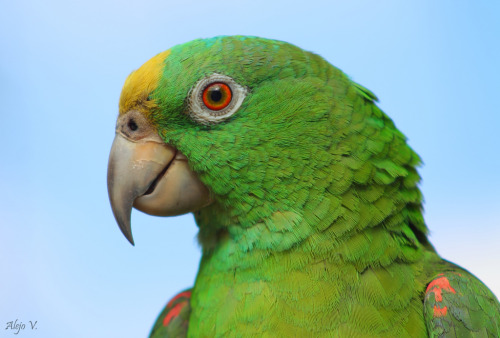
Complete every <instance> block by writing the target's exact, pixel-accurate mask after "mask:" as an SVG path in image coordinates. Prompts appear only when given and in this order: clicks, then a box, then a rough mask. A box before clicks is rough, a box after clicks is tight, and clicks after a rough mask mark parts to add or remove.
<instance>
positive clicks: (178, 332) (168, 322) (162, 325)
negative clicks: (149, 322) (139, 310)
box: [149, 289, 191, 338]
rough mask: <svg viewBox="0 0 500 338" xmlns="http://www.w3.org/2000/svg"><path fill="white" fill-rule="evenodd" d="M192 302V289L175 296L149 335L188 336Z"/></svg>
mask: <svg viewBox="0 0 500 338" xmlns="http://www.w3.org/2000/svg"><path fill="white" fill-rule="evenodd" d="M190 303H191V289H187V290H184V291H182V292H180V293H178V294H177V295H176V296H175V297H173V298H172V299H171V300H170V301H169V302H168V303H167V305H166V306H165V308H164V309H163V311H162V312H161V313H160V315H159V316H158V318H157V319H156V321H155V324H154V325H153V329H152V330H151V333H150V335H149V337H150V338H158V337H186V336H187V330H188V323H189V315H190V314H191V304H190Z"/></svg>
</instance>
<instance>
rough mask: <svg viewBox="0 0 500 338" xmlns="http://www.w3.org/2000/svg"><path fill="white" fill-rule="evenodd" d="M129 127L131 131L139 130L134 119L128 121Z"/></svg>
mask: <svg viewBox="0 0 500 338" xmlns="http://www.w3.org/2000/svg"><path fill="white" fill-rule="evenodd" d="M127 125H128V127H129V128H130V130H132V131H136V130H137V129H138V128H139V127H138V126H137V123H135V121H134V120H133V119H130V120H128V123H127Z"/></svg>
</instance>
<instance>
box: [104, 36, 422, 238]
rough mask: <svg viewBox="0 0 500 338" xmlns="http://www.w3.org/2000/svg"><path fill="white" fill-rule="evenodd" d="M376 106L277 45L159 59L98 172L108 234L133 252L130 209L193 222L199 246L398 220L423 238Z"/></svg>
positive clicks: (398, 148)
mask: <svg viewBox="0 0 500 338" xmlns="http://www.w3.org/2000/svg"><path fill="white" fill-rule="evenodd" d="M374 101H376V97H375V96H374V95H373V94H372V93H371V92H369V91H368V90H367V89H365V88H363V87H361V86H360V85H358V84H356V83H354V82H352V81H351V80H350V79H349V78H348V77H347V76H346V75H345V74H343V73H342V72H341V71H340V70H339V69H337V68H335V67H333V66H331V65H330V64H329V63H328V62H326V61H325V60H324V59H323V58H321V57H320V56H318V55H316V54H313V53H310V52H306V51H303V50H302V49H300V48H298V47H296V46H293V45H291V44H288V43H285V42H281V41H275V40H267V39H263V38H257V37H242V36H231V37H227V36H225V37H216V38H211V39H203V40H194V41H191V42H188V43H186V44H183V45H178V46H175V47H173V48H171V49H170V50H167V51H165V52H163V53H160V54H158V55H157V56H155V57H153V58H152V59H151V60H149V61H148V62H146V63H145V64H144V65H143V66H142V67H140V68H139V69H138V70H136V71H134V72H133V73H132V74H131V75H129V77H128V78H127V80H126V81H125V84H124V87H123V90H122V93H121V96H120V103H119V116H118V120H117V125H116V136H115V140H114V142H113V146H112V149H111V154H110V157H109V165H108V191H109V197H110V201H111V205H112V209H113V213H114V215H115V218H116V220H117V223H118V224H119V226H120V229H121V230H122V232H123V234H124V235H125V236H126V237H127V239H128V240H129V241H130V242H131V243H132V244H133V240H132V233H131V225H130V218H131V209H132V207H135V208H136V209H138V210H140V211H143V212H145V213H148V214H152V215H159V216H172V215H180V214H184V213H189V212H193V213H194V214H195V218H196V221H197V224H198V226H199V227H200V235H199V236H200V241H201V242H202V244H203V243H204V242H206V243H208V242H210V241H213V240H214V239H216V238H217V236H223V234H227V233H229V234H230V235H231V236H234V237H235V238H242V237H244V236H245V235H244V233H245V232H244V230H245V229H246V230H248V229H252V228H253V229H258V228H259V229H260V228H261V227H256V226H255V225H256V224H266V227H264V228H267V230H270V229H271V230H273V229H272V228H273V227H274V228H275V229H274V230H276V232H281V233H290V234H291V235H290V236H291V237H290V241H288V242H287V241H283V238H282V237H281V238H280V241H281V242H282V244H280V245H283V248H285V247H286V246H287V245H292V243H293V241H294V240H296V239H297V238H300V237H305V236H307V234H308V233H310V232H313V231H321V230H324V229H326V228H327V227H330V226H331V225H332V224H337V225H336V229H338V233H339V234H341V233H342V232H345V231H348V230H349V229H352V228H355V227H367V226H374V224H379V223H380V222H383V221H384V220H388V219H389V218H390V217H391V216H394V215H396V214H397V215H400V216H401V217H402V218H403V219H409V220H410V221H411V223H412V224H413V226H414V227H416V228H418V229H420V231H421V232H422V233H425V232H426V228H425V225H424V224H423V220H421V216H419V215H420V214H421V194H420V191H419V190H418V188H417V183H418V181H419V176H418V174H417V172H416V169H415V167H416V166H417V165H418V164H419V158H418V156H417V155H416V154H415V153H414V152H413V151H412V150H411V149H410V148H409V147H408V145H407V144H406V140H405V137H404V136H403V135H402V134H401V133H400V132H399V131H398V130H397V129H396V128H395V127H394V124H393V123H392V121H391V120H390V119H389V118H388V117H387V116H386V115H385V114H384V113H383V112H381V111H380V110H379V109H378V108H377V107H376V105H375V104H374ZM377 203H378V204H377ZM371 208H375V209H377V212H372V211H371V210H372V209H371ZM375 209H373V210H375ZM367 213H368V214H370V216H366V214H367ZM365 216H366V217H365ZM410 221H409V222H410ZM271 224H272V225H271ZM304 224H305V225H306V226H304ZM255 231H257V230H255ZM247 234H248V232H247ZM253 236H254V237H263V236H264V235H263V233H262V232H261V233H255V234H253ZM261 239H262V238H261ZM271 242H272V240H270V239H269V238H268V240H267V242H266V243H267V244H262V243H264V242H262V243H261V244H262V245H278V244H276V243H274V244H273V243H271ZM253 243H254V244H248V239H247V245H258V244H255V243H257V242H256V241H254V242H253ZM286 243H289V244H286ZM207 245H208V244H207Z"/></svg>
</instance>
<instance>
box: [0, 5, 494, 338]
mask: <svg viewBox="0 0 500 338" xmlns="http://www.w3.org/2000/svg"><path fill="white" fill-rule="evenodd" d="M1 7H2V8H1V10H0V45H1V52H0V102H1V105H0V117H1V124H0V125H1V127H2V128H1V129H2V131H1V132H0V141H1V144H2V145H3V146H2V147H1V148H2V152H1V156H0V191H1V192H2V194H0V267H1V270H0V271H1V275H2V278H1V281H0V336H13V332H12V331H9V330H4V328H5V326H6V323H7V322H9V321H12V320H16V319H18V323H19V322H23V323H24V324H25V325H26V329H25V330H23V331H22V332H21V333H20V334H19V337H21V336H22V337H144V336H146V335H147V334H148V332H149V330H150V328H151V326H152V324H153V322H154V320H155V318H156V316H157V315H158V313H159V311H160V310H161V309H162V307H163V306H164V304H165V302H166V301H167V300H168V299H169V298H170V297H171V296H172V295H174V294H175V293H176V292H178V291H180V290H182V289H184V288H186V287H188V286H191V285H192V283H193V280H194V277H195V274H196V271H197V267H198V260H199V257H200V253H199V249H198V246H197V244H196V241H195V235H196V232H197V228H196V225H195V224H194V222H193V218H192V216H191V215H186V216H182V217H176V218H169V219H164V218H157V217H151V216H147V215H144V214H141V213H140V212H137V211H134V212H133V215H132V224H133V233H134V239H135V242H136V246H135V247H132V246H131V245H130V244H129V243H128V242H127V240H126V239H125V238H124V237H123V236H122V234H121V233H120V231H119V229H118V227H117V225H116V223H115V221H114V218H113V215H112V213H111V208H110V206H109V202H108V196H107V191H106V169H107V159H108V152H109V149H110V147H111V142H112V140H113V137H114V126H115V119H116V116H117V106H118V97H119V94H120V91H121V87H122V85H123V81H124V80H125V78H126V76H127V75H128V74H129V73H130V72H131V71H132V70H134V69H136V68H138V67H139V66H140V65H141V64H142V63H144V62H145V61H147V60H148V59H149V58H150V57H152V56H154V55H155V54H157V53H158V52H161V51H163V50H165V49H168V48H170V47H171V46H173V45H176V44H178V43H183V42H187V41H190V40H192V39H195V38H200V37H212V36H215V35H231V34H244V35H257V36H263V37H268V38H274V39H279V40H284V41H288V42H291V43H293V44H296V45H298V46H300V47H302V48H304V49H306V50H310V51H313V52H316V53H318V54H320V55H322V56H323V57H324V58H326V59H327V60H328V61H329V62H331V63H332V64H334V65H335V66H337V67H339V68H340V69H342V70H343V71H344V72H346V73H347V74H349V75H350V76H351V77H352V78H353V79H354V80H355V81H357V82H359V83H361V84H363V85H364V86H366V87H367V88H369V89H371V90H372V91H373V92H374V93H375V94H376V95H377V96H378V97H379V98H380V104H379V105H380V107H381V108H382V109H383V110H384V111H385V112H386V113H387V114H388V115H389V116H391V117H392V119H393V120H394V121H395V123H396V125H397V126H398V127H399V128H400V130H402V131H403V133H405V134H406V135H407V136H408V138H409V143H410V145H411V146H412V147H413V148H414V149H415V150H416V151H417V152H418V153H419V154H420V155H421V157H422V158H423V160H424V162H425V165H424V166H423V167H422V168H421V169H420V173H421V175H422V177H423V183H422V185H421V187H422V190H423V193H424V196H425V200H426V204H425V209H426V214H425V218H426V221H427V224H428V226H429V227H430V229H431V241H432V242H433V243H434V245H435V246H436V248H437V250H438V252H440V253H441V255H442V256H443V257H445V258H447V259H449V260H452V261H454V262H455V263H458V264H459V265H462V266H463V267H465V268H467V269H469V270H470V271H472V272H473V273H474V274H475V275H477V276H478V277H479V278H480V279H481V280H483V282H485V283H486V284H487V285H488V286H489V287H490V288H491V289H492V290H493V291H494V292H495V293H496V294H497V295H500V269H498V266H499V265H500V264H499V262H500V249H499V239H500V179H499V173H500V157H499V155H500V150H499V144H500V142H499V141H498V137H499V135H500V133H499V130H500V109H499V108H500V103H499V100H498V98H499V92H500V85H499V83H498V80H499V79H500V61H499V60H500V43H499V36H500V22H499V20H498V13H500V2H498V1H482V2H465V1H451V0H446V1H444V0H443V1H439V2H438V1H414V2H413V4H412V3H410V2H404V3H403V2H402V1H376V2H375V1H349V2H347V1H316V0H309V1H306V2H304V1H291V0H287V1H269V0H266V1H261V0H253V1H238V2H236V1H234V2H232V3H228V2H220V3H219V2H214V1H141V2H139V1H137V2H135V3H132V2H123V1H101V0H100V1H94V0H84V1H51V0H46V1H23V0H21V1H4V2H3V4H2V6H1ZM30 320H31V321H33V322H34V321H37V326H36V327H37V330H34V331H32V330H31V329H30V328H29V321H30Z"/></svg>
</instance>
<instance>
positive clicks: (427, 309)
mask: <svg viewBox="0 0 500 338" xmlns="http://www.w3.org/2000/svg"><path fill="white" fill-rule="evenodd" d="M446 270H448V269H446ZM424 317H425V323H426V326H427V331H428V333H429V336H430V337H498V336H500V303H498V300H497V299H496V297H495V296H494V295H493V293H492V292H491V291H490V290H489V289H488V288H487V287H486V286H485V285H484V284H483V283H481V281H480V280H479V279H477V278H476V277H475V276H473V275H472V274H470V273H469V272H467V271H466V270H463V269H461V268H459V267H457V266H454V265H453V268H452V269H450V270H448V271H445V272H443V273H438V274H437V275H435V276H434V277H433V278H432V279H431V281H430V282H429V283H428V284H427V288H426V290H425V298H424Z"/></svg>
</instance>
